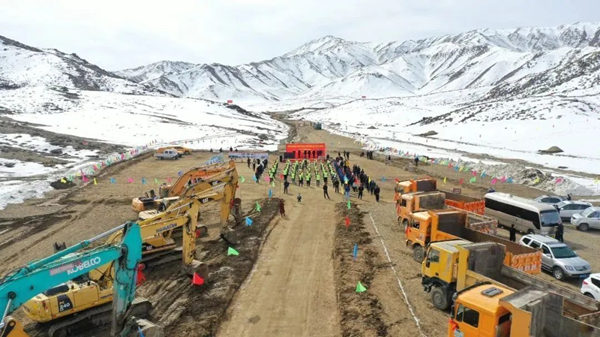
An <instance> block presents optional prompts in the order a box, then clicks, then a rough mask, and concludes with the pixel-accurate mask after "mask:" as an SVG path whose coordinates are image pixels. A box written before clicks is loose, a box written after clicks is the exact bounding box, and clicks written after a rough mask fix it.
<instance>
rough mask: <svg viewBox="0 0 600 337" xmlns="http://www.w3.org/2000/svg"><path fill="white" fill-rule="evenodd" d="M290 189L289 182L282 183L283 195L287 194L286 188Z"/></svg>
mask: <svg viewBox="0 0 600 337" xmlns="http://www.w3.org/2000/svg"><path fill="white" fill-rule="evenodd" d="M289 187H290V182H289V181H287V180H286V181H284V182H283V193H285V194H289V191H288V188H289Z"/></svg>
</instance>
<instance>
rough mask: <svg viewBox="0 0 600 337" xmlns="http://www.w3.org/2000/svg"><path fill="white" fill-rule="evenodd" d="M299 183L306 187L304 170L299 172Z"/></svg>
mask: <svg viewBox="0 0 600 337" xmlns="http://www.w3.org/2000/svg"><path fill="white" fill-rule="evenodd" d="M298 185H299V186H300V187H304V173H303V172H302V171H300V173H299V174H298Z"/></svg>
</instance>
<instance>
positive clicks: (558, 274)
mask: <svg viewBox="0 0 600 337" xmlns="http://www.w3.org/2000/svg"><path fill="white" fill-rule="evenodd" d="M552 276H554V278H555V279H557V280H559V281H560V280H563V279H564V278H565V272H564V271H563V270H562V269H561V268H560V267H554V268H552Z"/></svg>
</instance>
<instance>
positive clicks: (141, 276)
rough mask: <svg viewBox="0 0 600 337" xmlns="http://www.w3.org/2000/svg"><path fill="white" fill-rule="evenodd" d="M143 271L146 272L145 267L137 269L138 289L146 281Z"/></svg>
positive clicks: (139, 266) (136, 283)
mask: <svg viewBox="0 0 600 337" xmlns="http://www.w3.org/2000/svg"><path fill="white" fill-rule="evenodd" d="M142 270H144V265H143V264H139V265H138V268H137V280H136V281H135V285H136V286H138V287H139V286H140V285H142V283H144V282H145V281H146V276H145V275H144V273H143V272H142Z"/></svg>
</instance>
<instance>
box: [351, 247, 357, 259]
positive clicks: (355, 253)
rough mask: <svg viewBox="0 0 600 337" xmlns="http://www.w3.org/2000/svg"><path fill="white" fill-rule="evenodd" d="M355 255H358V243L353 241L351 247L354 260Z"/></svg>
mask: <svg viewBox="0 0 600 337" xmlns="http://www.w3.org/2000/svg"><path fill="white" fill-rule="evenodd" d="M357 256H358V243H355V244H354V249H352V258H354V260H356V257H357Z"/></svg>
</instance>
